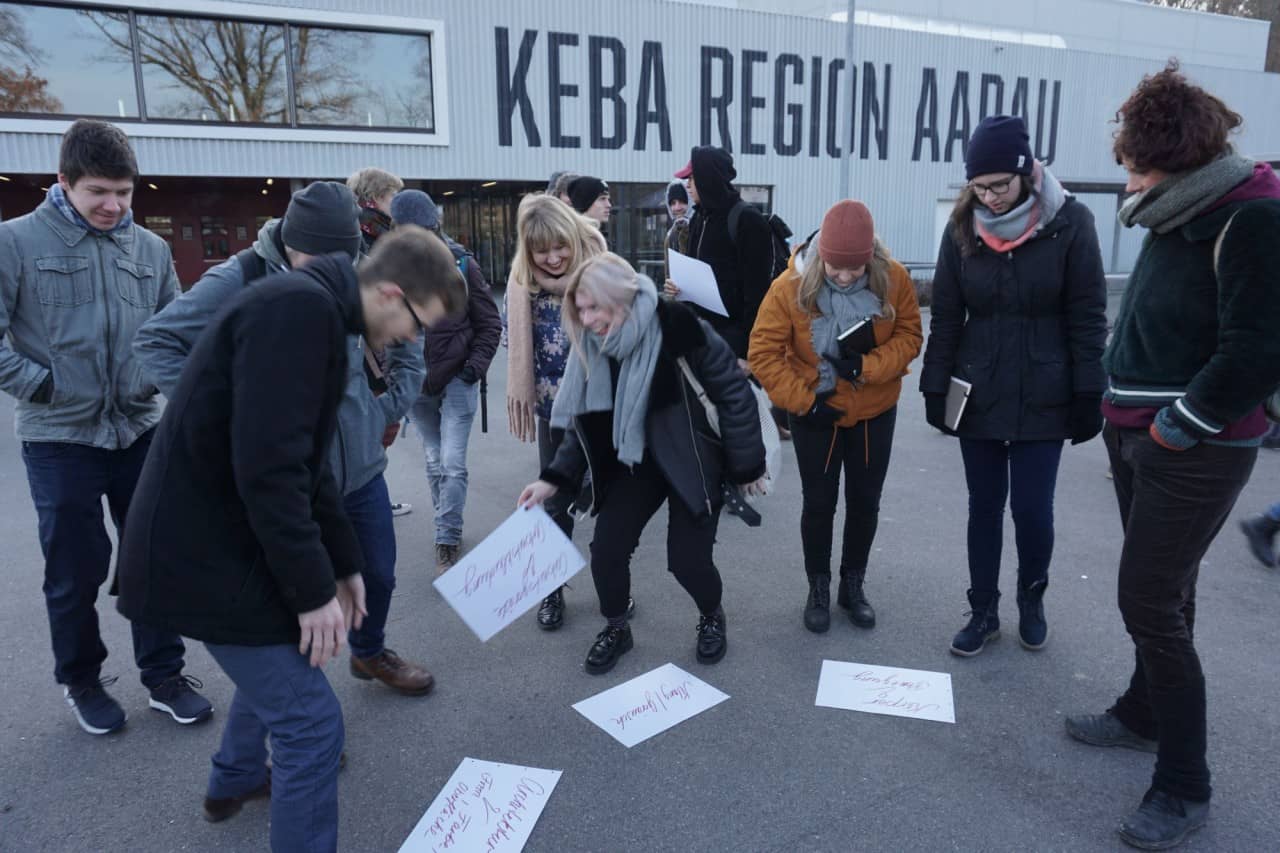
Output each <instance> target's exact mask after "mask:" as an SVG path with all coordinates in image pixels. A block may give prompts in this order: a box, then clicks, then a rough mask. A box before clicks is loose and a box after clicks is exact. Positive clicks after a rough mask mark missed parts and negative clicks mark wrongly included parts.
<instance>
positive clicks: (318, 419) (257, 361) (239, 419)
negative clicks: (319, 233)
mask: <svg viewBox="0 0 1280 853" xmlns="http://www.w3.org/2000/svg"><path fill="white" fill-rule="evenodd" d="M362 326H363V321H362V317H361V309H360V300H359V289H358V286H357V284H356V278H355V272H354V271H353V269H352V267H351V259H350V258H349V257H347V256H346V255H343V254H334V255H326V256H324V257H321V258H317V259H316V260H315V261H313V262H312V263H310V264H308V265H307V266H306V268H305V269H302V270H296V271H293V272H289V273H284V274H282V275H277V276H271V277H268V278H266V279H263V280H261V281H260V282H258V283H257V284H255V285H254V286H253V287H248V288H245V289H244V290H243V291H242V292H241V293H240V294H239V295H238V296H237V297H236V298H234V299H233V300H231V301H230V302H229V303H228V305H227V307H226V308H224V309H223V310H222V312H221V313H220V314H219V315H218V316H217V318H216V319H215V320H214V321H213V323H212V324H211V325H210V326H209V327H208V328H207V329H206V330H205V331H204V333H203V334H202V335H201V336H200V339H199V341H198V342H197V344H196V346H195V349H194V350H192V353H191V357H190V358H189V359H188V360H187V364H186V367H184V368H183V371H182V377H181V379H179V381H178V385H177V388H176V389H175V391H174V394H173V396H172V397H171V398H170V399H169V404H168V406H167V408H166V409H165V413H164V417H163V418H162V419H161V421H160V425H159V426H158V427H157V428H156V432H155V436H154V438H153V440H152V443H151V450H150V452H149V453H148V455H147V460H146V463H145V464H144V465H143V468H142V474H141V476H140V477H139V478H138V485H137V489H136V490H135V492H134V495H133V500H132V501H131V503H130V505H129V515H128V520H127V522H126V524H125V530H124V536H123V539H122V541H121V545H120V560H119V568H118V570H117V574H118V577H119V584H120V600H119V605H118V606H119V609H120V612H121V613H123V614H124V615H125V616H126V617H128V618H129V619H130V620H131V621H136V622H141V623H144V624H148V625H153V626H155V627H158V628H164V629H168V630H172V631H175V632H177V633H179V634H183V635H185V636H188V637H193V638H195V639H197V640H203V641H206V642H212V643H229V644H235V645H246V646H257V645H275V644H281V643H296V642H298V639H299V628H298V614H299V613H304V612H306V611H309V610H314V609H315V608H317V607H320V606H322V605H324V604H326V603H328V602H329V600H330V599H332V598H333V597H334V594H335V591H336V584H335V578H341V577H346V576H348V575H351V574H354V573H355V572H358V571H361V570H363V568H364V557H363V556H362V552H361V550H360V543H359V541H358V540H357V539H356V535H355V530H354V529H353V528H352V526H351V522H350V521H348V520H347V516H346V513H345V511H344V510H343V505H342V495H341V492H340V491H339V490H338V486H337V483H336V482H335V480H334V478H333V474H332V473H331V471H330V467H329V464H328V453H329V443H330V440H331V439H332V437H333V435H334V432H335V430H336V428H337V412H338V404H339V403H340V402H341V400H342V394H343V389H344V387H345V386H346V381H347V348H346V339H347V335H348V334H360V333H361V332H362Z"/></svg>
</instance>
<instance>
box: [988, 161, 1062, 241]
mask: <svg viewBox="0 0 1280 853" xmlns="http://www.w3.org/2000/svg"><path fill="white" fill-rule="evenodd" d="M1031 185H1032V187H1033V188H1034V189H1035V192H1032V193H1028V194H1027V198H1026V200H1025V201H1023V202H1022V204H1020V205H1018V206H1017V207H1015V208H1013V209H1011V210H1006V211H1005V212H1004V213H999V214H997V213H993V212H992V211H991V210H990V209H989V208H987V207H985V206H983V205H978V206H976V207H974V209H973V217H974V226H975V228H976V226H977V224H978V223H982V227H983V228H985V229H986V231H987V233H988V234H994V235H995V236H996V237H999V238H1000V239H1001V240H1006V241H1013V240H1017V239H1018V238H1019V237H1021V236H1023V235H1024V234H1026V233H1027V231H1028V230H1029V229H1032V228H1035V229H1036V230H1037V231H1038V230H1040V229H1042V228H1044V227H1045V226H1046V225H1048V224H1049V223H1050V222H1052V221H1053V218H1054V217H1055V216H1057V215H1058V211H1059V210H1062V206H1063V205H1064V204H1066V203H1067V191H1066V190H1064V189H1063V188H1062V184H1061V183H1059V182H1058V179H1057V178H1055V177H1054V176H1053V173H1052V172H1050V171H1049V170H1048V169H1046V168H1045V167H1044V164H1042V163H1041V162H1040V161H1039V160H1037V161H1036V162H1035V166H1034V168H1033V169H1032V173H1031ZM1032 214H1035V217H1034V218H1033V216H1032Z"/></svg>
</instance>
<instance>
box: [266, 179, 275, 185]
mask: <svg viewBox="0 0 1280 853" xmlns="http://www.w3.org/2000/svg"><path fill="white" fill-rule="evenodd" d="M275 182H276V179H275V178H267V186H271V185H272V184H274V183H275Z"/></svg>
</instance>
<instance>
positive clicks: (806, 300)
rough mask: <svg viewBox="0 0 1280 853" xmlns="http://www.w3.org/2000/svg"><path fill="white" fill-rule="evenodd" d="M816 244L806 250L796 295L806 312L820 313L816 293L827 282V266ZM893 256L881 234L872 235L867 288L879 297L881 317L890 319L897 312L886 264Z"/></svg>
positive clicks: (819, 238)
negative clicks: (879, 235)
mask: <svg viewBox="0 0 1280 853" xmlns="http://www.w3.org/2000/svg"><path fill="white" fill-rule="evenodd" d="M820 242H822V232H818V236H817V243H820ZM818 249H819V247H818V245H816V243H815V245H812V246H810V247H809V248H808V249H807V250H806V251H805V252H804V256H805V266H804V270H803V272H802V273H801V275H800V289H799V291H798V293H797V296H798V297H799V300H800V307H801V308H802V309H803V310H804V311H805V312H806V313H808V314H821V313H822V312H821V311H820V310H818V294H819V293H820V292H821V291H822V286H823V284H824V283H825V282H826V278H827V270H826V266H825V265H824V264H823V263H822V258H821V257H820V256H819V255H818ZM892 261H893V256H892V255H890V254H889V249H888V247H887V246H885V244H884V243H881V242H880V238H879V237H877V238H875V241H874V243H873V245H872V249H871V260H869V261H867V289H868V290H870V291H871V292H872V293H874V294H875V295H876V297H877V298H878V299H879V300H880V317H881V318H882V319H885V320H892V319H894V318H895V317H896V316H897V312H896V311H895V310H894V309H893V303H892V302H890V301H889V287H890V285H891V284H892V282H891V281H890V280H889V266H890V264H891V263H892Z"/></svg>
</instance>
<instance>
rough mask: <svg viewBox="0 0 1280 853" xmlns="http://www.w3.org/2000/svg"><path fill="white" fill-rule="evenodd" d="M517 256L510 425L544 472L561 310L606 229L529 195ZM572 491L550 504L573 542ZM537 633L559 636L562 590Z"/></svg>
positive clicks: (563, 339)
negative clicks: (533, 448)
mask: <svg viewBox="0 0 1280 853" xmlns="http://www.w3.org/2000/svg"><path fill="white" fill-rule="evenodd" d="M516 237H517V244H516V255H515V259H514V260H513V261H512V264H511V276H510V277H509V278H508V279H507V295H506V329H507V346H508V348H509V350H510V351H509V353H508V359H507V419H508V422H509V424H510V427H511V434H512V435H514V436H515V437H516V438H518V439H519V440H520V441H528V442H534V441H536V442H537V443H538V465H539V468H545V467H546V466H547V464H548V463H549V462H550V461H551V459H552V457H554V456H555V453H556V447H557V446H558V445H559V443H560V438H561V435H562V431H561V430H554V429H552V428H551V402H552V401H553V400H554V399H555V397H556V391H557V389H559V387H560V378H561V377H562V376H563V375H564V369H565V362H566V360H567V359H568V357H569V339H568V337H567V336H566V335H565V331H564V327H563V326H562V325H561V321H560V317H561V304H562V302H563V300H564V292H565V288H566V287H567V286H568V284H569V279H570V276H571V274H572V273H573V272H574V271H575V270H576V269H577V268H578V267H579V266H581V265H582V264H583V263H584V262H585V261H586V260H587V259H588V258H591V257H592V256H594V255H598V254H600V253H601V252H603V251H604V250H605V245H604V238H603V237H602V236H601V235H600V229H599V228H597V227H596V224H595V223H594V222H592V221H591V220H590V219H587V218H586V217H584V216H582V215H581V214H579V213H576V212H574V210H573V208H571V207H569V206H568V205H567V204H565V203H563V202H562V201H560V200H559V199H557V198H555V197H554V196H549V195H544V194H538V195H528V196H525V197H524V198H523V199H522V200H521V202H520V208H519V210H518V212H517V214H516ZM573 498H574V494H573V493H572V490H565V492H564V493H563V494H561V495H558V496H557V498H556V499H555V500H553V501H549V502H548V504H547V512H548V513H550V515H551V517H552V519H553V520H554V521H555V522H556V524H557V525H558V526H559V527H560V529H561V530H563V531H564V532H565V535H568V536H572V535H573V516H572V515H571V514H570V512H569V507H570V505H571V504H572V502H573ZM537 619H538V627H540V628H542V629H543V630H546V631H554V630H556V629H557V628H559V627H560V626H561V624H563V622H564V590H563V588H561V589H557V590H556V591H555V592H553V593H551V594H550V595H548V596H547V597H546V598H545V599H543V601H542V605H541V606H540V607H539V608H538V617H537Z"/></svg>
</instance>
